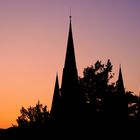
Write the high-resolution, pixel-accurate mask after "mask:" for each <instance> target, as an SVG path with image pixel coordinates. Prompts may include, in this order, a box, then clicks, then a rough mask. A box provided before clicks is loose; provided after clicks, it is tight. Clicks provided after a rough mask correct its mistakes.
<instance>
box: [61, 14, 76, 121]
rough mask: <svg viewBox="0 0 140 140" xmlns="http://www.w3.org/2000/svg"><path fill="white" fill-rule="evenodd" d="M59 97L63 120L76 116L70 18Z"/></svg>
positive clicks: (74, 70) (74, 72) (74, 62)
mask: <svg viewBox="0 0 140 140" xmlns="http://www.w3.org/2000/svg"><path fill="white" fill-rule="evenodd" d="M61 95H62V108H63V116H64V118H65V119H68V118H72V116H71V115H72V114H73V113H74V114H75V115H76V113H77V112H78V111H77V110H78V106H79V91H78V72H77V68H76V59H75V52H74V42H73V34H72V24H71V16H70V23H69V33H68V41H67V50H66V58H65V64H64V68H63V74H62V86H61ZM73 116H74V115H73Z"/></svg>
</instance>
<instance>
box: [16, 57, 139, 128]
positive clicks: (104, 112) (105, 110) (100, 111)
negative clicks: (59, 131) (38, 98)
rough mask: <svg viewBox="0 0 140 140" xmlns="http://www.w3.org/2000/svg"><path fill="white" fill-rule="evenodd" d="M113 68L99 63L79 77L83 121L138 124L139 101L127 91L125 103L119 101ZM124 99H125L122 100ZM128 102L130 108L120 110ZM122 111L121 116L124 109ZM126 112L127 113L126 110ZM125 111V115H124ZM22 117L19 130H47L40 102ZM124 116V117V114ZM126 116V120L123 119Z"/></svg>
mask: <svg viewBox="0 0 140 140" xmlns="http://www.w3.org/2000/svg"><path fill="white" fill-rule="evenodd" d="M112 68H113V66H112V64H111V61H110V60H108V61H107V63H106V64H102V62H101V61H97V62H96V63H95V64H94V66H93V65H91V66H88V67H87V68H85V69H84V71H83V77H79V84H80V91H81V94H83V98H82V109H83V112H84V113H83V114H82V115H83V116H84V117H85V118H84V119H87V120H90V121H92V120H95V121H97V119H98V121H102V120H104V119H109V120H111V119H116V120H117V119H119V118H121V117H122V118H123V117H124V119H128V120H129V119H130V120H139V117H140V113H139V109H140V106H139V104H140V103H139V98H138V96H136V95H134V94H133V93H132V92H131V91H125V97H124V98H125V100H123V101H121V100H119V95H118V91H117V90H118V89H117V84H118V83H117V82H118V81H117V82H116V83H111V82H110V80H111V79H112V78H113V76H114V73H112ZM121 98H122V97H121ZM124 101H126V102H127V103H126V102H125V103H126V104H127V108H123V107H122V106H119V104H121V105H122V102H124ZM122 108H123V109H124V110H122V112H121V109H122ZM125 109H126V110H125ZM124 111H125V112H124ZM20 113H21V115H20V116H19V117H18V118H17V123H18V127H23V128H26V127H28V128H32V127H34V128H38V127H45V126H46V125H49V124H50V123H49V122H50V120H51V119H50V114H49V111H48V110H47V106H44V107H43V105H42V104H40V102H38V103H37V104H36V106H35V107H29V108H27V109H26V108H24V107H22V108H21V110H20ZM121 113H125V114H121ZM123 115H126V116H123Z"/></svg>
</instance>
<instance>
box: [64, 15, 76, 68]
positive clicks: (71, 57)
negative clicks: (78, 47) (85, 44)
mask: <svg viewBox="0 0 140 140" xmlns="http://www.w3.org/2000/svg"><path fill="white" fill-rule="evenodd" d="M70 67H71V68H74V69H76V60H75V51H74V43H73V34H72V24H71V16H70V23H69V34H68V41H67V51H66V58H65V65H64V68H70Z"/></svg>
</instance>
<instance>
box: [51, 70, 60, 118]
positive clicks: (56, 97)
mask: <svg viewBox="0 0 140 140" xmlns="http://www.w3.org/2000/svg"><path fill="white" fill-rule="evenodd" d="M59 108H60V93H59V82H58V73H56V81H55V87H54V94H53V99H52V107H51V112H50V115H51V119H54V120H56V119H58V115H59Z"/></svg>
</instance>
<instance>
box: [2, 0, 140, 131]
mask: <svg viewBox="0 0 140 140" xmlns="http://www.w3.org/2000/svg"><path fill="white" fill-rule="evenodd" d="M70 8H71V11H72V12H71V13H72V30H73V40H74V47H75V55H76V62H77V69H78V74H79V76H82V72H83V69H84V68H85V67H87V66H90V65H94V63H95V62H96V61H97V60H101V61H102V62H103V63H106V62H107V59H110V60H111V62H112V64H113V72H114V73H115V76H114V78H113V81H116V80H117V78H118V72H119V64H121V66H122V73H123V79H124V84H125V88H126V90H130V91H133V92H134V93H135V94H137V95H138V94H139V90H140V77H139V73H138V72H139V71H140V63H139V61H138V60H139V52H140V48H139V45H140V39H139V36H140V28H139V25H140V18H139V13H140V2H139V1H137V0H133V2H132V1H131V0H124V1H121V0H119V1H117V0H115V1H113V2H112V1H111V0H105V1H104V0H100V1H98V0H87V1H84V0H80V1H79V3H78V1H77V3H75V2H74V0H71V1H69V0H63V1H62V2H58V1H56V0H53V1H50V0H47V1H44V0H34V1H33V0H20V1H18V0H13V1H10V0H5V1H0V11H1V12H0V13H1V14H0V18H1V23H0V30H1V33H0V37H1V42H0V64H1V69H0V128H8V127H10V126H11V125H12V124H15V123H16V119H17V117H18V115H19V113H20V108H21V107H22V106H24V107H29V106H34V105H35V104H36V103H37V101H38V100H40V102H41V103H42V104H45V105H47V106H48V109H50V106H51V101H52V95H53V90H54V84H55V77H56V73H57V72H58V77H59V84H60V85H61V78H62V69H63V66H64V60H65V55H66V47H67V39H68V30H69V14H70V13H69V9H70ZM84 11H85V12H84ZM9 114H10V115H9Z"/></svg>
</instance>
